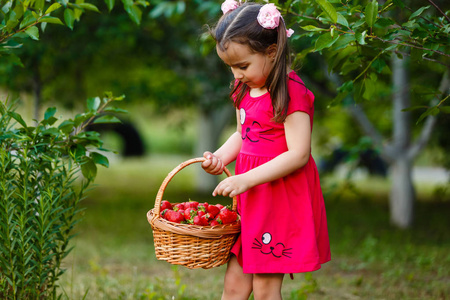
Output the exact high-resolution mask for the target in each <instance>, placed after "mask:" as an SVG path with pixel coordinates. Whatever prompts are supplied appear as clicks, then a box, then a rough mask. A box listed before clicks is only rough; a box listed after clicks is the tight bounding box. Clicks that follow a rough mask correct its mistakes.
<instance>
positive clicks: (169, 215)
mask: <svg viewBox="0 0 450 300" xmlns="http://www.w3.org/2000/svg"><path fill="white" fill-rule="evenodd" d="M164 217H165V218H166V220H167V221H170V222H175V223H181V221H184V216H183V215H182V214H180V212H178V211H174V210H167V211H166V213H165V214H164Z"/></svg>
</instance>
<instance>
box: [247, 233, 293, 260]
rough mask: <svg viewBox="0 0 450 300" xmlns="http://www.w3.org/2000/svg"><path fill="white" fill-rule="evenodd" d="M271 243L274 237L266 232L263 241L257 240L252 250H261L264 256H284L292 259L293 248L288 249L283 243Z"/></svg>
mask: <svg viewBox="0 0 450 300" xmlns="http://www.w3.org/2000/svg"><path fill="white" fill-rule="evenodd" d="M271 242H272V235H271V234H270V233H268V232H266V233H264V234H263V235H262V238H261V241H259V240H258V239H257V238H255V240H254V241H253V247H252V249H257V250H260V251H261V253H262V254H272V255H273V256H274V257H276V258H280V257H282V256H285V257H287V258H291V255H292V252H291V250H292V248H286V246H285V245H284V244H283V243H276V244H275V245H273V243H271Z"/></svg>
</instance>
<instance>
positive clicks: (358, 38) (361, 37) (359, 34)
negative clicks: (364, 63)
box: [355, 31, 367, 45]
mask: <svg viewBox="0 0 450 300" xmlns="http://www.w3.org/2000/svg"><path fill="white" fill-rule="evenodd" d="M366 36H367V31H363V32H356V33H355V38H356V41H357V42H358V44H360V45H365V44H366V41H365V39H366Z"/></svg>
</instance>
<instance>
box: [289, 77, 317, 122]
mask: <svg viewBox="0 0 450 300" xmlns="http://www.w3.org/2000/svg"><path fill="white" fill-rule="evenodd" d="M288 92H289V97H290V102H289V108H288V112H287V114H288V115H289V114H292V113H294V112H296V111H303V112H306V113H307V114H308V115H309V116H310V117H311V119H312V117H313V115H314V95H313V93H312V92H311V91H310V90H308V89H307V88H306V86H305V85H304V84H303V81H302V80H301V79H300V77H298V75H297V74H295V72H291V73H290V74H289V82H288Z"/></svg>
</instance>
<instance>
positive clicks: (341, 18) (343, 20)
mask: <svg viewBox="0 0 450 300" xmlns="http://www.w3.org/2000/svg"><path fill="white" fill-rule="evenodd" d="M337 23H338V24H341V25H343V26H345V27H349V26H348V22H347V19H346V18H345V17H344V16H343V15H341V14H340V13H338V14H337Z"/></svg>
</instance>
